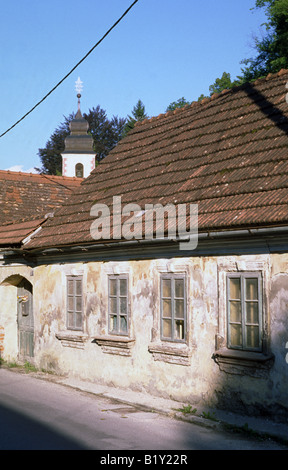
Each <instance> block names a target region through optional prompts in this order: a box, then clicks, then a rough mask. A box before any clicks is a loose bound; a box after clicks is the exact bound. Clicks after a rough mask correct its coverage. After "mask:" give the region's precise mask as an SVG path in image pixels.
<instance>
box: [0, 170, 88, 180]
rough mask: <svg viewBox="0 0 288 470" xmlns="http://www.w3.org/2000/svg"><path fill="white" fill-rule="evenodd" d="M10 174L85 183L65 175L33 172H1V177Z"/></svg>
mask: <svg viewBox="0 0 288 470" xmlns="http://www.w3.org/2000/svg"><path fill="white" fill-rule="evenodd" d="M3 173H5V174H8V175H12V176H16V175H18V176H24V177H27V176H29V177H31V178H32V177H36V178H42V179H43V178H47V179H51V180H53V179H56V180H57V179H59V180H64V181H83V180H84V178H78V177H76V176H64V175H45V173H32V172H29V173H28V172H25V171H13V170H0V175H1V174H3Z"/></svg>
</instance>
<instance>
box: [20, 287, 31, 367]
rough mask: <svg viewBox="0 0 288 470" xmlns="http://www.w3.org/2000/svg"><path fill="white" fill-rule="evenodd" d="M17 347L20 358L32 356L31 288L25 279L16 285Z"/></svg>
mask: <svg viewBox="0 0 288 470" xmlns="http://www.w3.org/2000/svg"><path fill="white" fill-rule="evenodd" d="M17 310H18V311H17V320H18V348H19V356H20V358H22V359H29V358H32V357H33V356H34V316H33V288H32V284H31V283H30V282H29V281H27V279H24V278H23V279H22V280H21V281H20V282H19V284H18V285H17Z"/></svg>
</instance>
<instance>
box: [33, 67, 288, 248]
mask: <svg viewBox="0 0 288 470" xmlns="http://www.w3.org/2000/svg"><path fill="white" fill-rule="evenodd" d="M287 81H288V71H287V70H282V71H281V72H279V73H278V74H275V75H270V76H268V77H267V78H266V79H261V80H257V81H256V82H254V83H251V84H246V85H243V86H241V87H237V88H234V89H232V90H227V91H224V92H222V93H220V94H217V95H213V96H212V97H211V98H209V99H204V100H203V101H201V102H195V103H193V104H192V105H190V106H187V107H185V108H182V109H178V110H175V111H173V112H169V113H166V114H164V115H160V116H158V117H156V118H152V119H148V120H145V121H143V122H142V123H139V124H138V125H136V126H135V128H134V129H133V130H132V131H131V132H130V133H129V134H128V136H127V137H126V138H125V139H123V140H122V141H120V143H119V144H118V145H117V146H116V148H114V149H113V150H112V151H111V152H110V154H109V155H108V156H107V157H106V158H105V159H104V160H103V161H102V162H101V163H100V164H99V165H98V166H97V167H96V169H95V170H94V171H93V172H92V173H91V175H90V176H89V177H88V178H87V179H86V180H85V181H84V182H83V184H82V185H81V189H80V190H79V191H77V192H75V193H74V194H73V195H72V196H71V197H70V198H69V199H68V200H67V201H66V202H65V203H64V204H63V207H62V208H61V209H60V210H58V211H56V213H55V217H54V218H53V219H51V220H49V221H48V222H47V223H45V226H44V227H43V229H42V230H40V232H38V234H37V235H36V236H35V238H34V239H33V240H32V241H31V242H30V243H29V244H28V245H27V247H31V248H37V247H49V246H50V247H51V246H60V245H67V244H75V243H85V242H87V243H89V242H91V241H93V240H92V238H91V235H90V227H91V223H92V221H93V220H94V218H93V217H91V216H90V209H91V207H92V205H93V204H94V203H95V202H97V203H104V204H107V205H109V206H111V204H112V197H113V196H121V197H122V205H124V204H127V203H130V202H131V203H135V204H139V205H140V206H141V207H144V204H147V203H152V204H156V203H161V204H162V205H165V204H167V203H174V204H175V203H177V204H180V203H195V204H198V205H199V206H198V207H199V231H211V230H230V229H239V228H244V227H250V228H251V227H267V226H278V225H283V224H288V178H287V173H288V104H287V102H286V100H285V95H286V93H287V89H286V88H285V85H286V83H287Z"/></svg>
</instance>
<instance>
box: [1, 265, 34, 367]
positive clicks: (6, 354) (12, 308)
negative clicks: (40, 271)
mask: <svg viewBox="0 0 288 470" xmlns="http://www.w3.org/2000/svg"><path fill="white" fill-rule="evenodd" d="M31 274H32V271H31V269H30V268H29V267H27V266H22V265H21V266H17V265H15V266H1V265H0V326H1V327H2V330H1V331H2V332H3V334H4V340H3V347H2V352H1V358H2V359H4V360H6V361H8V362H14V361H17V359H18V328H17V283H19V281H20V280H21V278H26V279H27V280H29V282H30V283H31V284H32V285H33V276H32V275H31Z"/></svg>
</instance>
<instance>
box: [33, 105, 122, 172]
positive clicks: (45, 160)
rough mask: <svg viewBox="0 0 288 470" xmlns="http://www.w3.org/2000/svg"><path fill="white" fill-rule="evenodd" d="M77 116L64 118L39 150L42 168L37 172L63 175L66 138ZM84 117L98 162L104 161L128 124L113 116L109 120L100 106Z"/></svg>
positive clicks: (72, 115)
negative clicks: (63, 154) (63, 153)
mask: <svg viewBox="0 0 288 470" xmlns="http://www.w3.org/2000/svg"><path fill="white" fill-rule="evenodd" d="M74 117H75V114H71V115H70V116H69V117H64V122H62V123H61V124H60V125H59V126H58V127H57V128H56V129H55V131H54V132H53V134H52V135H51V136H50V138H49V140H48V141H47V143H46V146H45V147H44V148H40V149H39V150H38V156H39V157H40V160H41V163H42V167H41V168H36V170H37V171H39V172H40V173H43V174H47V175H61V173H62V156H61V153H62V152H63V151H64V149H65V138H66V137H67V136H68V135H69V133H70V129H69V124H70V122H71V121H72V119H74ZM83 117H84V118H85V119H86V120H87V121H88V123H89V132H90V133H91V135H92V136H93V148H94V150H95V154H97V160H98V161H99V160H102V159H103V158H104V157H105V156H106V155H108V153H109V152H110V151H111V150H112V148H113V147H115V145H116V144H117V143H118V142H119V140H120V139H121V136H122V133H123V129H124V126H125V123H126V119H125V118H118V117H116V116H113V118H112V119H111V120H109V119H108V118H107V115H106V111H104V110H103V109H101V108H100V106H99V105H98V106H97V107H96V108H92V109H89V113H88V114H85V113H84V114H83Z"/></svg>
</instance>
